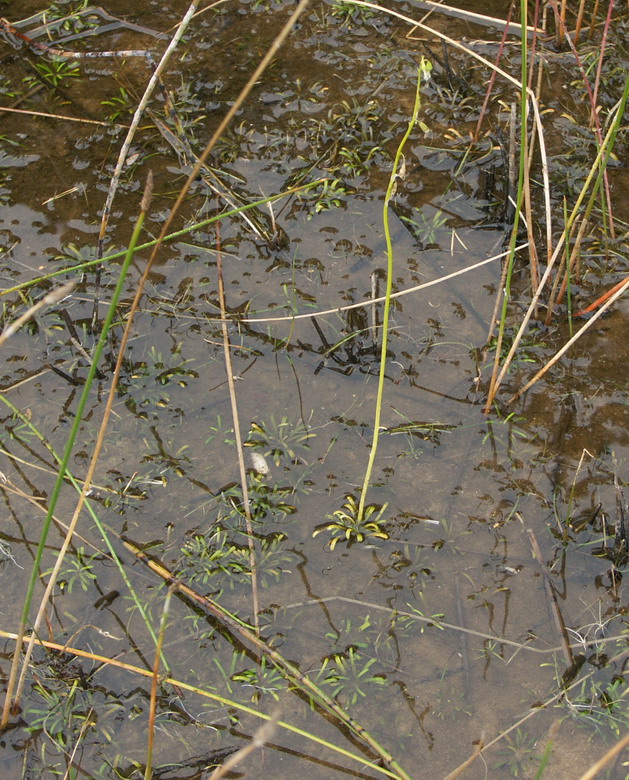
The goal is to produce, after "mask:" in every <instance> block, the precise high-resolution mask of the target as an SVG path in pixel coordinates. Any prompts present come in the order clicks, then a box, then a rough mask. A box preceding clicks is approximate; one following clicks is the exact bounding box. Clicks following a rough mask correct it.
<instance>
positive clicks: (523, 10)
mask: <svg viewBox="0 0 629 780" xmlns="http://www.w3.org/2000/svg"><path fill="white" fill-rule="evenodd" d="M527 21H528V18H527V5H526V2H524V0H521V2H520V27H521V29H522V30H526V29H527V28H526V24H527ZM527 46H528V41H527V37H526V33H523V34H522V36H521V38H520V58H521V61H522V67H521V72H520V163H519V170H518V192H517V196H516V207H515V216H514V219H513V228H512V230H511V238H510V240H509V257H508V258H507V273H506V276H505V286H504V292H503V297H502V309H501V312H500V324H499V325H498V336H497V339H496V357H495V360H494V370H493V373H492V377H491V382H490V384H489V392H488V393H487V403H486V404H485V409H484V411H485V414H489V410H490V409H491V405H492V403H493V401H494V398H495V396H496V392H497V390H498V370H499V368H500V351H501V349H502V342H503V339H504V333H505V328H506V325H507V313H508V309H509V303H510V301H511V277H512V276H513V268H514V266H515V247H516V244H517V239H518V228H519V226H520V211H521V209H522V201H523V198H524V177H525V175H527V170H528V166H527V149H528V144H527V138H528V136H527V119H528V92H527V84H528V56H527V55H528V48H527Z"/></svg>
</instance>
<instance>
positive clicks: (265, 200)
mask: <svg viewBox="0 0 629 780" xmlns="http://www.w3.org/2000/svg"><path fill="white" fill-rule="evenodd" d="M324 181H327V179H326V178H322V179H317V180H316V181H311V182H309V183H308V184H302V185H300V186H299V187H291V188H290V189H288V190H285V191H284V192H278V193H277V195H269V196H268V197H266V198H262V200H256V201H254V202H253V203H247V204H246V205H245V206H240V207H239V208H237V209H232V210H231V211H224V212H223V213H222V214H215V215H214V216H213V217H208V219H204V220H202V221H201V222H195V223H194V225H188V227H185V228H183V229H182V230H177V231H175V232H174V233H169V234H168V235H167V236H164V238H163V239H162V241H174V240H175V239H176V238H180V237H181V236H185V235H187V234H188V233H192V232H193V231H194V230H199V229H200V228H202V227H206V226H207V225H213V224H214V223H215V222H220V221H221V220H222V219H225V218H226V217H235V216H237V215H238V214H241V213H242V212H243V211H248V210H249V209H255V208H258V207H259V206H264V205H266V204H267V203H275V201H276V200H281V198H286V197H288V196H289V195H295V194H296V193H298V192H306V191H307V190H309V189H312V188H313V187H317V186H318V185H319V184H321V183H322V182H324ZM158 241H159V239H157V238H156V239H154V240H153V241H147V242H146V243H145V244H138V246H136V247H135V248H134V250H133V251H134V253H135V252H142V251H143V250H144V249H150V248H151V247H154V246H155V245H156V244H157V243H158ZM128 251H129V249H123V250H121V251H120V252H114V253H113V254H111V255H107V256H106V257H100V258H97V259H96V260H88V261H86V262H85V263H78V264H77V265H71V266H67V267H66V268H59V269H58V270H57V271H51V272H50V273H49V274H43V275H42V276H38V277H37V278H35V279H29V280H28V281H27V282H21V283H20V284H16V285H14V286H13V287H7V288H6V290H0V298H1V297H2V296H4V295H10V294H11V293H14V292H19V291H20V290H25V289H27V288H28V287H33V285H36V284H40V282H45V281H46V280H47V279H54V278H55V277H56V276H62V275H63V274H71V273H73V272H75V271H80V272H83V271H85V270H86V269H88V268H92V267H94V266H96V265H102V264H103V263H108V262H110V261H111V260H118V259H119V258H120V257H125V256H126V255H127V253H128Z"/></svg>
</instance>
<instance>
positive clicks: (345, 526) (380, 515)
mask: <svg viewBox="0 0 629 780" xmlns="http://www.w3.org/2000/svg"><path fill="white" fill-rule="evenodd" d="M387 506H388V504H384V506H376V505H375V504H369V505H368V506H366V507H365V510H364V512H363V515H362V517H359V513H358V504H357V502H356V499H355V498H354V496H352V495H348V496H346V497H345V503H344V504H343V508H342V509H337V510H336V511H335V512H333V513H332V514H331V515H328V519H327V520H326V521H325V522H324V523H322V524H321V525H319V526H317V528H316V529H315V531H314V533H313V534H312V535H313V536H318V535H319V534H320V533H323V532H327V533H329V534H330V536H331V539H330V541H329V543H328V544H329V547H330V549H331V550H333V549H334V548H335V547H336V545H337V544H338V543H339V542H340V541H345V542H349V543H350V544H351V543H352V542H364V541H365V540H366V539H388V538H389V535H388V533H387V531H386V519H385V518H384V513H385V511H386V509H387Z"/></svg>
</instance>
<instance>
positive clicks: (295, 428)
mask: <svg viewBox="0 0 629 780" xmlns="http://www.w3.org/2000/svg"><path fill="white" fill-rule="evenodd" d="M316 435H317V434H316V433H312V431H309V430H308V429H307V428H306V426H305V425H304V423H303V422H301V421H299V422H297V423H294V422H292V421H291V420H289V419H288V417H286V416H283V417H282V418H281V419H280V420H279V422H278V420H276V418H275V415H273V414H272V415H271V416H270V417H269V420H268V421H266V422H265V421H264V420H262V421H260V422H259V423H257V422H252V423H251V430H250V431H249V435H248V437H247V440H246V441H245V447H251V448H253V449H256V450H260V451H261V452H262V454H263V455H266V456H267V457H271V458H273V461H274V463H275V465H276V466H279V465H280V464H281V463H282V460H289V461H290V462H291V463H294V462H296V461H300V462H303V459H302V458H301V457H300V455H299V453H305V452H307V451H308V447H309V446H310V445H309V444H308V441H309V440H310V439H312V438H313V437H314V436H316Z"/></svg>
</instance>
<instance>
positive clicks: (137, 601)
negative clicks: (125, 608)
mask: <svg viewBox="0 0 629 780" xmlns="http://www.w3.org/2000/svg"><path fill="white" fill-rule="evenodd" d="M0 401H2V403H4V404H6V406H8V407H9V409H10V410H11V411H12V412H13V414H14V415H15V416H16V417H18V418H19V419H20V420H21V421H22V423H23V424H24V425H26V426H27V427H28V429H29V430H30V431H32V432H33V434H34V435H35V436H36V437H37V438H38V439H39V441H40V442H41V443H42V444H43V446H44V447H45V448H46V449H47V450H48V452H49V453H50V454H51V455H52V457H53V458H54V459H55V460H56V461H57V463H58V464H61V461H62V458H61V456H60V455H59V454H58V453H57V451H56V450H55V449H54V447H52V446H51V445H50V443H49V442H47V441H46V439H45V438H44V436H43V435H42V433H41V432H40V430H39V429H38V428H37V426H35V425H33V423H32V422H31V421H30V420H29V419H28V418H27V417H26V416H25V415H24V413H23V412H22V411H21V410H20V409H18V408H17V406H15V405H14V404H12V403H11V401H10V400H9V399H8V398H7V397H6V396H5V395H3V394H2V393H0ZM65 473H66V477H67V479H68V481H69V482H70V483H71V484H72V486H73V487H74V489H75V490H76V492H77V493H78V494H79V495H80V494H81V486H80V485H79V483H78V482H77V480H76V479H75V477H74V476H73V475H72V473H71V472H70V471H68V470H67V469H66V472H65ZM85 508H86V509H87V511H88V513H89V515H90V517H91V518H92V520H93V521H94V524H95V525H96V527H97V528H98V531H99V533H100V535H101V536H102V538H103V541H104V542H105V546H106V547H107V550H108V551H109V555H110V556H111V559H112V560H113V562H114V563H115V564H116V567H117V569H118V574H120V577H121V578H122V580H123V582H124V584H125V585H126V587H127V590H128V591H129V594H130V595H131V598H132V599H133V603H134V604H135V606H136V608H137V610H138V612H139V613H140V615H142V619H143V620H144V625H145V626H146V628H147V631H148V632H149V634H150V635H151V638H152V640H153V642H154V643H155V644H157V636H156V634H155V631H154V630H153V626H152V624H151V621H150V620H149V616H148V614H147V612H146V609H145V606H144V604H143V603H142V600H141V599H140V597H139V596H138V594H137V592H136V590H135V588H134V587H133V584H132V583H131V580H130V579H129V577H128V576H127V572H126V570H125V567H124V566H123V564H122V561H121V560H120V557H119V556H118V553H117V552H116V549H115V547H114V545H113V544H112V542H111V539H110V538H109V534H108V533H107V528H106V527H105V526H104V525H103V523H102V522H101V520H100V518H99V517H98V515H97V514H96V512H95V511H94V507H93V506H92V503H91V501H88V500H87V499H86V500H85ZM113 533H114V534H115V535H117V534H116V532H115V531H113ZM95 549H98V548H95ZM99 552H100V551H99Z"/></svg>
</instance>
